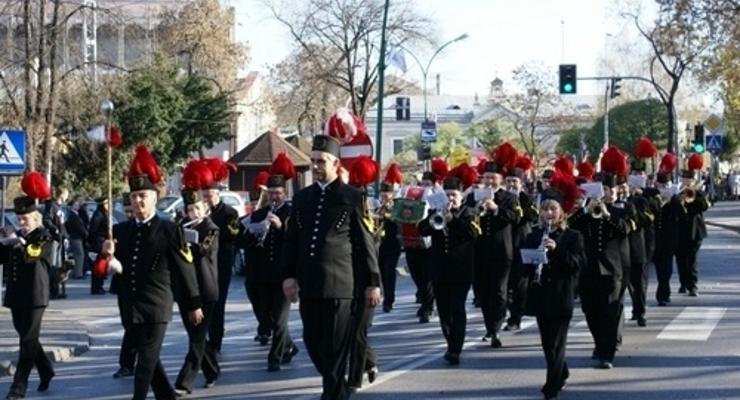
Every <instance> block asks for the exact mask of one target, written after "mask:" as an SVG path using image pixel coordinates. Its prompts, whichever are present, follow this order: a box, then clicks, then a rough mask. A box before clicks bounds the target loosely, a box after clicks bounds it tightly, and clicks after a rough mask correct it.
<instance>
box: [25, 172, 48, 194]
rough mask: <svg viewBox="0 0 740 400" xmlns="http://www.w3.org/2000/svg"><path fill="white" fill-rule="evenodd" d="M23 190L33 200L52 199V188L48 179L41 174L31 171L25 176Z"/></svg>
mask: <svg viewBox="0 0 740 400" xmlns="http://www.w3.org/2000/svg"><path fill="white" fill-rule="evenodd" d="M21 189H23V193H25V194H26V196H28V197H30V198H32V199H38V200H46V199H48V198H50V197H51V188H50V187H49V183H47V182H46V178H44V176H43V175H41V174H40V173H39V172H36V171H31V172H27V173H26V174H25V175H23V179H22V180H21Z"/></svg>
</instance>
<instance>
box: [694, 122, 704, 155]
mask: <svg viewBox="0 0 740 400" xmlns="http://www.w3.org/2000/svg"><path fill="white" fill-rule="evenodd" d="M694 152H695V153H698V154H702V153H704V125H702V124H696V125H694Z"/></svg>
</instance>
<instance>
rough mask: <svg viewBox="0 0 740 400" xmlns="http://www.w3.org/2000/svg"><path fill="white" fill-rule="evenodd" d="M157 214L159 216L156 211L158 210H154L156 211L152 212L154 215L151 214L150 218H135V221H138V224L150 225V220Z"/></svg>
mask: <svg viewBox="0 0 740 400" xmlns="http://www.w3.org/2000/svg"><path fill="white" fill-rule="evenodd" d="M156 216H157V213H156V212H154V213H152V215H151V216H150V217H149V218H147V219H145V220H143V221H139V219H138V218H134V222H136V226H140V225H144V224H146V225H149V223H150V222H151V221H152V220H153V219H154V217H156Z"/></svg>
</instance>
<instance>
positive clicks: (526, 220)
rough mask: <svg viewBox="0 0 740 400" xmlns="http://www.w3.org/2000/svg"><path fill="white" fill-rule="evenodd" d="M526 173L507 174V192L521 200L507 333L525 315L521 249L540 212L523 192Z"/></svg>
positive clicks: (517, 170) (516, 170) (515, 230)
mask: <svg viewBox="0 0 740 400" xmlns="http://www.w3.org/2000/svg"><path fill="white" fill-rule="evenodd" d="M523 179H524V171H523V170H522V169H521V168H513V169H512V170H510V171H508V172H507V173H506V190H508V191H509V192H510V193H512V194H513V195H515V196H517V197H518V199H519V208H517V212H520V215H518V216H519V222H518V223H517V224H516V225H513V226H512V245H513V246H514V258H513V260H512V267H511V273H510V274H509V284H508V286H509V299H508V306H509V319H508V320H507V321H506V326H505V327H504V330H505V331H516V330H519V329H520V326H521V322H522V316H523V315H524V304H525V301H526V298H527V281H528V278H527V274H526V273H525V272H526V271H525V270H524V268H522V264H521V260H522V258H521V254H520V252H519V248H520V247H521V244H522V242H523V241H524V238H526V237H527V235H529V233H530V232H531V231H532V224H534V223H536V222H537V219H538V217H539V210H537V206H536V205H535V204H534V202H533V201H532V198H531V197H530V196H529V195H528V194H527V193H526V192H525V191H524V190H522V189H523V187H522V180H523Z"/></svg>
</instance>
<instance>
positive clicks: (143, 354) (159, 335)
mask: <svg viewBox="0 0 740 400" xmlns="http://www.w3.org/2000/svg"><path fill="white" fill-rule="evenodd" d="M132 328H133V331H134V340H135V341H136V354H137V355H138V359H137V360H136V371H135V373H134V397H133V398H132V399H133V400H144V399H146V396H147V393H149V386H151V387H152V391H153V392H154V397H155V398H156V399H157V400H165V399H167V400H173V399H174V398H175V391H174V390H173V389H172V385H170V381H169V379H167V373H166V372H165V371H164V367H163V366H162V362H161V361H160V360H159V352H160V350H162V341H163V340H164V334H165V332H166V331H167V323H166V322H162V323H156V324H155V323H148V324H134V325H133V327H132Z"/></svg>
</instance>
